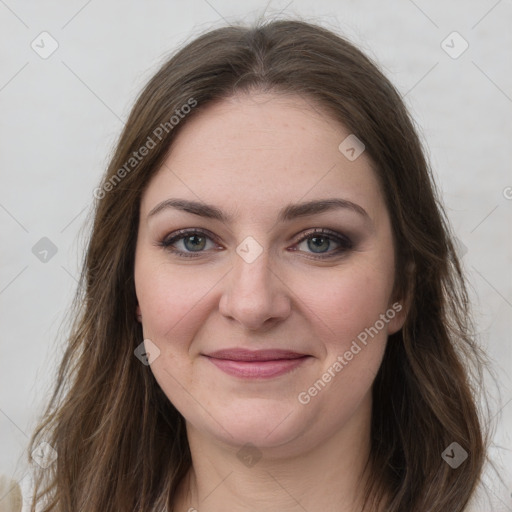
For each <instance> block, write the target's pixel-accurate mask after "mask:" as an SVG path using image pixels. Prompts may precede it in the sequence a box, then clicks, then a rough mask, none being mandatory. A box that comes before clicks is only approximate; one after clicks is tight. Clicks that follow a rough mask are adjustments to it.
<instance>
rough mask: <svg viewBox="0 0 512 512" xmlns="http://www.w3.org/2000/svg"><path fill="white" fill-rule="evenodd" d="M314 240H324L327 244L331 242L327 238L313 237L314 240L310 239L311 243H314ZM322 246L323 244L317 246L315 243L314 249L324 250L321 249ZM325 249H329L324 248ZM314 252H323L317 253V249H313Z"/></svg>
mask: <svg viewBox="0 0 512 512" xmlns="http://www.w3.org/2000/svg"><path fill="white" fill-rule="evenodd" d="M314 240H324V242H327V244H328V242H329V240H328V239H327V238H325V237H319V236H315V237H313V238H311V239H310V241H311V242H313V241H314ZM321 245H322V244H320V245H317V244H316V243H315V245H314V246H313V247H314V248H316V249H318V248H320V249H321V248H322V247H321ZM323 245H325V243H324V244H323ZM310 249H311V247H310ZM324 249H327V247H324ZM313 252H321V251H315V249H313Z"/></svg>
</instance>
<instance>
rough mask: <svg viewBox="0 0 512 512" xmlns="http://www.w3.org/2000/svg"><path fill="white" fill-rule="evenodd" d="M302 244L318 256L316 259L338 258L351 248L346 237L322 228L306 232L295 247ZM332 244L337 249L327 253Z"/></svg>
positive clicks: (349, 241) (350, 242)
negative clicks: (335, 245)
mask: <svg viewBox="0 0 512 512" xmlns="http://www.w3.org/2000/svg"><path fill="white" fill-rule="evenodd" d="M304 242H305V245H306V249H307V250H310V251H311V252H313V253H314V254H318V255H319V256H315V257H316V258H332V257H334V256H339V255H340V254H342V253H344V252H346V251H348V250H350V249H352V247H353V243H352V241H351V240H350V238H348V237H347V236H345V235H342V234H339V233H336V232H334V231H331V230H329V229H324V228H314V229H313V230H311V231H308V232H307V233H305V234H304V235H303V236H302V237H301V238H300V240H299V241H298V242H297V245H300V244H303V243H304ZM333 244H337V245H338V247H337V248H336V249H334V250H331V251H329V249H330V248H331V247H332V245H333ZM293 250H296V249H293Z"/></svg>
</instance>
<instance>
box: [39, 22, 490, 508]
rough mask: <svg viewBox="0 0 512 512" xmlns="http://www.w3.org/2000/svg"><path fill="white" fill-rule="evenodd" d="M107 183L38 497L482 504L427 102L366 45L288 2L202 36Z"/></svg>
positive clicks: (51, 413) (477, 359)
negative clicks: (425, 127) (391, 75)
mask: <svg viewBox="0 0 512 512" xmlns="http://www.w3.org/2000/svg"><path fill="white" fill-rule="evenodd" d="M95 197H96V198H97V199H98V202H97V207H96V212H95V218H94V226H93V230H92V235H91V239H90V242H89V247H88V251H87V254H86V258H85V261H84V270H83V275H82V281H81V283H82V285H83V286H82V288H81V293H79V294H78V295H77V298H76V305H77V307H78V312H77V316H76V321H75V325H74V328H73V331H72V334H71V336H70V339H69V346H68V348H67V351H66V353H65V356H64V359H63V361H62V365H61V368H60V373H59V378H58V382H57V384H56V389H55V393H54V396H53V398H52V401H51V403H50V404H49V406H48V410H47V413H46V416H45V418H44V419H43V421H42V422H41V425H40V426H39V428H38V429H37V430H36V432H35V433H34V436H33V438H32V440H31V447H30V452H32V451H33V450H34V449H35V448H36V447H37V446H38V445H39V444H40V443H41V442H43V441H45V442H47V443H48V445H45V446H49V447H51V450H55V452H53V451H51V454H52V455H54V458H55V455H58V456H56V458H55V460H53V461H52V463H50V464H47V465H46V466H47V467H46V469H44V470H41V471H40V474H38V480H36V485H37V487H36V490H38V498H41V500H43V499H44V500H45V501H46V503H47V505H46V506H45V508H43V509H42V510H44V511H50V510H62V511H64V510H66V511H71V510H73V511H78V510H87V511H102V512H105V511H120V510H123V511H128V510H130V511H131V510H134V511H135V510H141V511H149V510H156V511H162V510H169V511H171V510H173V511H182V510H183V511H185V510H189V511H193V510H197V511H199V512H209V511H217V510H233V511H238V510H240V511H242V510H244V511H245V510H258V511H271V510H280V511H298V510H307V511H317V510H323V511H333V512H334V511H336V512H348V511H365V512H367V511H372V512H373V511H393V512H398V511H404V512H405V511H407V512H413V511H417V512H424V511H426V510H429V511H432V512H434V511H439V512H441V511H443V512H444V511H446V510H450V511H463V510H466V509H467V505H468V503H469V502H470V499H471V497H472V496H473V495H474V492H475V489H476V486H477V484H478V482H479V479H480V476H481V472H482V467H483V464H484V459H485V446H486V444H485V433H484V432H483V428H482V424H481V420H480V419H479V415H478V408H477V405H476V404H477V394H476V393H477V391H478V389H477V385H478V383H479V379H478V377H479V375H480V370H481V368H482V360H483V356H482V355H481V353H480V349H479V348H478V346H477V345H476V344H475V342H474V341H473V340H472V337H471V330H470V319H469V316H468V305H467V304H468V301H467V295H466V290H465V283H464V278H463V275H462V273H461V268H460V266H459V262H458V259H457V255H456V253H455V250H454V245H453V240H452V237H451V234H450V230H449V227H448V223H447V221H446V218H445V214H444V212H443V209H442V207H441V205H440V204H439V200H438V197H437V194H436V190H435V187H434V184H433V180H432V177H431V174H430V171H429V168H428V165H427V162H426V159H425V157H424V154H423V152H422V148H421V144H420V142H419V140H418V136H417V134H416V132H415V129H414V126H413V123H412V121H411V119H410V117H409V115H408V113H407V111H406V109H405V107H404V104H403V103H402V101H401V98H400V96H399V94H398V93H397V92H396V90H395V89H394V87H393V86H392V85H391V84H390V82H389V81H388V80H387V79H386V78H385V77H384V76H383V74H382V73H381V72H380V71H379V70H378V68H377V67H376V65H375V64H373V63H372V62H371V61H370V60H369V59H368V58H367V57H366V56H364V55H363V54H362V53H361V52H360V51H359V50H358V49H356V48H355V47H354V46H353V45H352V44H350V43H349V42H348V41H346V40H344V39H343V38H341V37H339V36H337V35H335V34H333V33H332V32H330V31H328V30H326V29H323V28H321V27H318V26H315V25H312V24H308V23H306V22H303V21H293V20H290V21H275V22H270V23H263V24H259V25H257V26H254V27H250V28H245V27H241V26H239V27H226V28H221V29H217V30H213V31H210V32H208V33H206V34H204V35H202V36H200V37H198V38H197V39H196V40H194V41H192V42H191V43H190V44H188V45H187V46H186V47H184V48H183V49H181V50H180V51H179V52H178V53H176V55H174V56H173V57H172V58H171V59H170V60H169V61H168V62H166V63H165V64H164V65H163V66H162V68H161V69H160V70H159V71H158V72H157V74H156V75H155V76H154V77H153V78H152V79H151V80H150V82H149V83H148V85H147V86H146V88H145V89H144V91H143V92H142V94H141V95H140V97H139V99H138V100H137V102H136V104H135V106H134V108H133V110H132V112H131V114H130V117H129V119H128V122H127V124H126V127H125V129H124V131H123V133H122V135H121V138H120V140H119V143H118V145H117V149H116V152H115V154H114V156H113V158H112V161H111V164H110V166H109V168H108V170H107V173H106V175H105V177H104V181H103V183H102V185H101V187H99V188H98V189H96V191H95ZM64 388H66V391H65V392H64ZM49 449H50V448H49ZM35 501H36V500H35V499H34V502H35ZM52 506H55V508H52Z"/></svg>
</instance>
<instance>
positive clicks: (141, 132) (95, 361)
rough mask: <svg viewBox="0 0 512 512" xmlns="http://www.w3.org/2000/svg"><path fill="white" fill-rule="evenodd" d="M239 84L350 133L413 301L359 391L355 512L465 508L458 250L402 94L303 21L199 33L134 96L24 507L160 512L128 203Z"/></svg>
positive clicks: (474, 472) (166, 469) (469, 375)
mask: <svg viewBox="0 0 512 512" xmlns="http://www.w3.org/2000/svg"><path fill="white" fill-rule="evenodd" d="M251 90H262V91H275V92H277V93H284V94H291V95H297V94H299V95H301V96H303V97H304V98H309V99H310V100H311V102H312V104H316V105H320V106H321V107H323V108H324V109H325V110H326V112H328V113H329V114H330V115H331V117H332V118H333V119H335V120H337V121H339V122H341V123H342V124H343V125H344V126H345V127H347V129H349V130H350V132H351V133H354V134H356V135H357V137H358V138H359V139H360V140H361V141H363V143H364V144H365V147H366V151H367V152H368V155H369V156H370V158H371V160H372V161H373V164H374V168H375V172H376V173H377V175H378V177H379V179H380V183H381V186H382V191H383V194H384V196H385V199H386V203H387V207H388V210H389V214H390V217H391V222H392V226H393V235H394V243H395V247H396V287H395V288H396V293H397V296H402V297H404V296H407V297H409V298H410V307H409V310H408V315H407V319H406V322H405V325H404V327H403V328H402V329H401V330H400V331H399V332H397V333H396V334H393V335H391V336H390V337H389V340H388V344H387V348H386V352H385V355H384V360H383V362H382V365H381V368H380V370H379V373H378V375H377V377H376V379H375V382H374V386H373V395H374V400H373V415H372V440H371V442H372V445H371V454H370V459H369V461H368V467H369V468H370V470H371V478H370V479H369V483H368V486H367V489H366V491H367V492H366V498H367V501H366V504H367V507H368V508H365V510H377V506H378V505H379V503H380V504H382V503H384V502H383V501H382V499H383V496H386V500H387V501H386V504H387V506H386V510H387V511H389V512H399V511H400V512H425V511H430V512H446V511H447V510H450V511H452V512H455V511H462V510H464V508H465V506H466V505H467V503H468V502H469V499H470V498H471V497H472V495H473V493H474V491H475V489H476V486H477V484H478V482H479V480H480V477H481V473H482V468H483V464H484V460H485V453H486V437H485V435H484V429H483V427H482V421H481V419H480V415H479V408H478V406H477V404H478V398H477V397H478V393H479V387H478V385H479V383H480V382H481V380H482V379H481V376H482V373H481V372H482V368H483V361H484V358H483V355H482V353H481V351H480V349H479V347H478V345H477V343H476V342H475V341H474V336H473V334H472V333H473V328H472V325H471V320H470V315H469V306H468V295H467V291H466V285H465V281H464V276H463V272H462V270H461V265H460V263H459V259H458V257H457V253H456V251H455V248H454V241H453V240H454V238H453V236H452V234H451V231H450V227H449V223H448V221H447V219H446V215H445V213H444V211H443V208H442V206H441V204H440V202H439V199H438V197H439V195H438V192H437V191H436V189H435V185H434V180H433V177H432V174H431V171H430V169H429V165H428V163H427V160H426V157H425V155H424V152H423V149H422V146H421V143H420V140H419V137H418V135H417V131H416V128H415V126H414V123H413V121H412V120H411V118H410V116H409V114H408V112H407V110H406V107H405V106H404V103H403V101H402V99H401V97H400V94H399V93H398V92H397V91H396V89H395V88H394V87H393V86H392V84H391V83H390V82H389V80H388V79H387V78H386V77H385V76H384V75H383V73H382V72H381V71H379V69H378V67H377V66H376V64H374V63H373V62H372V61H371V60H370V59H369V58H368V57H367V56H365V55H364V54H363V53H362V52H361V51H360V50H358V49H357V48H356V47H355V46H354V45H353V44H351V43H350V42H349V41H347V40H346V39H344V38H342V37H340V36H338V35H336V34H334V33H332V32H331V31H330V30H327V29H325V28H322V27H320V26H316V25H313V24H309V23H307V22H304V21H302V20H276V21H260V22H258V23H256V24H254V26H250V27H246V26H243V25H238V26H229V27H224V28H219V29H215V30H211V31H209V32H207V33H204V34H202V35H200V36H199V37H197V38H196V39H195V40H193V41H192V42H190V43H189V44H187V45H186V46H185V47H184V48H182V49H180V50H179V51H178V52H177V53H175V54H174V55H173V56H172V57H171V58H170V59H168V60H167V61H166V62H165V63H164V64H163V66H162V67H161V68H160V70H159V71H158V72H157V73H156V74H155V75H154V76H153V78H152V79H151V80H150V81H149V83H148V84H147V86H146V87H145V88H144V90H143V92H142V93H141V95H140V97H139V98H138V100H137V101H136V104H135V106H134V107H133V110H132V111H131V114H130V116H129V119H128V121H127V123H126V126H125V128H124V130H123V132H122V134H121V137H120V139H119V142H118V144H117V148H116V150H115V153H114V155H113V157H112V159H111V163H110V165H109V167H108V169H107V172H106V174H105V177H104V179H103V182H102V186H101V188H99V189H97V191H96V192H95V196H96V199H97V201H96V205H95V212H94V223H93V227H92V234H91V236H90V240H89V242H88V249H87V252H86V255H85V259H84V264H83V271H82V275H81V279H80V286H79V288H78V291H77V295H76V297H75V301H74V308H75V309H74V310H73V315H74V316H73V318H74V323H73V325H72V329H71V333H70V335H69V338H68V343H67V346H66V350H65V354H64V357H63V360H62V362H61V365H60V368H59V372H58V376H57V379H56V385H55V389H54V392H53V396H52V398H51V400H50V402H49V404H48V405H47V408H46V410H45V412H44V415H43V418H42V419H41V421H40V424H39V425H38V427H37V429H36V430H35V432H34V434H33V436H32V439H31V442H30V446H29V453H32V451H33V450H34V449H35V448H36V446H37V445H38V444H39V443H40V442H42V441H46V442H48V443H49V444H50V445H51V446H52V447H53V448H54V449H55V450H56V452H57V454H58V457H57V459H56V460H55V462H54V463H53V464H51V465H50V466H49V467H48V468H47V469H39V468H38V467H37V466H34V473H35V474H36V478H35V480H34V481H35V488H34V496H33V498H32V500H33V503H32V506H33V507H34V504H35V502H36V501H38V502H40V501H44V504H45V506H44V508H43V509H42V511H43V512H49V511H50V510H54V511H65V512H70V511H79V510H86V511H88V512H94V511H97V512H110V511H111V512H119V511H120V510H122V511H126V512H128V511H135V510H142V511H150V510H161V509H164V508H165V507H168V510H172V504H173V502H174V500H175V496H176V490H177V487H178V485H179V483H180V482H181V481H182V479H183V477H184V475H186V473H187V472H188V470H189V468H190V465H191V457H190V451H189V446H188V441H187V437H186V430H185V422H184V418H183V417H182V416H181V414H180V413H179V412H178V411H177V410H176V409H175V408H174V406H173V404H172V403H170V401H169V400H168V398H167V397H166V396H165V395H164V393H163V391H162V390H161V389H160V387H159V386H158V384H157V382H156V380H155V378H154V377H153V375H152V373H151V371H150V368H149V367H148V366H147V365H144V364H141V362H140V361H139V360H138V359H137V358H136V357H135V356H134V350H135V348H136V347H137V346H138V345H139V344H140V343H141V341H142V339H143V336H142V328H141V325H140V323H138V322H137V321H136V318H135V310H136V305H137V302H136V295H135V286H134V276H133V274H134V254H135V243H136V237H137V231H138V217H139V206H140V200H141V195H142V193H143V191H144V189H145V187H146V185H147V184H148V182H149V180H150V179H151V177H152V176H153V175H154V173H155V172H156V171H157V170H158V169H159V168H161V166H162V163H163V161H164V159H165V157H166V155H167V154H168V151H169V148H170V146H171V144H172V141H173V140H174V137H175V135H176V134H177V133H178V131H179V130H180V128H182V127H183V126H184V125H185V123H186V122H187V121H188V120H189V119H190V118H192V117H193V116H196V115H198V113H200V112H201V108H202V107H203V106H205V105H208V104H210V103H211V102H213V101H216V100H220V99H223V98H226V97H229V96H230V95H232V94H234V93H235V92H247V91H251ZM185 105H188V107H187V108H185ZM142 147H146V149H147V150H146V151H142V150H141V148H142ZM142 153H144V157H140V158H139V157H134V154H137V155H139V156H140V155H141V154H142ZM132 158H136V161H135V160H133V161H132V160H131V159H132ZM452 443H458V445H459V446H460V447H461V448H462V449H463V450H464V451H465V452H466V453H467V455H468V456H467V459H466V460H465V461H464V462H463V463H462V464H461V465H460V466H459V467H458V468H456V469H455V468H453V467H451V465H450V464H448V463H447V462H446V458H445V459H443V457H442V453H443V452H444V451H445V449H447V448H449V447H450V445H452ZM452 446H453V445H452ZM457 449H459V448H457ZM32 510H35V509H34V508H32Z"/></svg>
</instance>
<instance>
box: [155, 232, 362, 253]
mask: <svg viewBox="0 0 512 512" xmlns="http://www.w3.org/2000/svg"><path fill="white" fill-rule="evenodd" d="M214 238H215V237H214V236H213V235H212V234H210V233H209V232H207V231H205V230H202V229H199V228H195V229H180V230H179V231H177V232H175V233H172V234H171V235H169V236H168V237H166V238H164V239H163V240H162V241H160V242H159V243H158V245H159V246H160V247H163V248H164V249H166V250H168V251H170V252H172V253H174V254H176V255H177V256H179V257H184V258H194V257H198V256H201V253H203V252H206V251H207V250H208V249H215V248H219V246H218V245H217V244H216V243H214ZM208 242H210V246H208ZM303 243H305V245H306V249H305V250H303V251H304V252H309V251H310V252H312V253H313V254H315V255H317V256H314V258H316V259H322V258H332V257H335V256H339V255H341V254H342V253H345V252H347V251H349V250H350V249H352V247H353V243H352V241H351V240H350V239H349V238H348V237H347V236H345V235H342V234H340V233H336V232H334V231H331V230H329V229H324V228H314V229H312V230H309V231H308V232H307V233H305V234H304V235H303V236H302V237H301V238H300V239H299V240H298V242H297V243H296V244H295V246H298V245H300V244H303ZM333 244H334V245H337V246H338V247H337V248H335V249H334V250H332V245H333ZM329 249H331V250H329ZM292 250H293V251H296V250H297V249H296V248H294V249H292Z"/></svg>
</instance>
